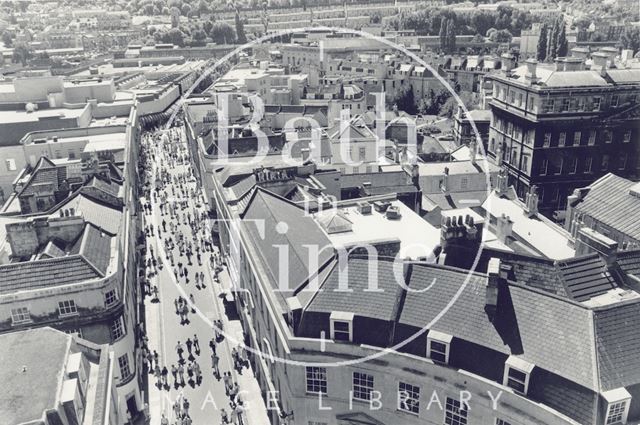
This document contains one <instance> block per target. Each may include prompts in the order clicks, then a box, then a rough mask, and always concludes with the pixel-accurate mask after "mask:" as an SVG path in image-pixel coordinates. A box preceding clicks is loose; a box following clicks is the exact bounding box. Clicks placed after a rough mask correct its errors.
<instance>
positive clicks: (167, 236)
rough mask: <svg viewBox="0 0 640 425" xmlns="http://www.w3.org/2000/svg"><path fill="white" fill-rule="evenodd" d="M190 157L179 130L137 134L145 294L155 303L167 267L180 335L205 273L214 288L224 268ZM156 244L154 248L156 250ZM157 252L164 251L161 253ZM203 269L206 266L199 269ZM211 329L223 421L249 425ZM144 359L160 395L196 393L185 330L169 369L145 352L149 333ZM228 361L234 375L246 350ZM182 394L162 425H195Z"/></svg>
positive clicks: (194, 351)
mask: <svg viewBox="0 0 640 425" xmlns="http://www.w3.org/2000/svg"><path fill="white" fill-rule="evenodd" d="M188 155H189V153H188V149H187V147H186V143H184V135H183V133H182V128H181V127H173V128H170V129H163V130H155V131H150V132H147V133H144V134H143V135H142V149H141V152H140V164H139V167H140V168H139V175H140V176H141V179H142V187H143V194H142V196H143V197H142V198H141V207H142V210H143V212H144V222H145V226H144V236H143V237H144V238H145V239H146V247H147V252H146V254H147V255H146V258H147V261H146V265H147V269H146V275H145V276H144V284H145V292H146V294H147V295H149V296H152V302H160V299H159V296H158V294H159V288H158V285H159V279H155V277H156V276H157V275H158V274H159V272H160V271H161V270H162V268H163V261H166V262H165V265H166V266H167V267H168V270H169V271H170V272H172V274H173V276H174V278H175V283H176V284H177V285H179V286H180V288H181V289H182V290H181V291H180V292H181V293H182V294H188V295H185V296H182V295H179V296H178V297H177V298H175V299H174V300H173V303H174V307H175V314H176V315H177V316H178V319H179V323H180V325H181V326H184V327H185V329H189V328H190V327H189V325H190V324H191V321H190V319H189V317H190V315H193V314H196V313H197V311H198V306H197V305H196V301H195V297H194V295H193V294H194V291H199V290H202V289H205V288H207V284H206V276H205V271H207V272H209V273H211V276H212V280H213V282H215V283H219V273H220V272H221V271H223V270H224V262H223V258H222V256H221V255H220V253H219V251H218V249H217V247H216V246H215V243H214V242H213V240H212V238H211V235H212V233H211V228H210V226H209V219H208V214H207V211H206V209H205V208H203V205H204V204H205V199H204V196H203V195H202V193H201V191H200V190H199V188H198V183H197V179H196V178H195V176H194V174H193V172H192V169H191V167H190V166H189V165H188V164H189V157H188ZM154 207H157V209H154ZM157 212H159V215H158V214H157ZM154 243H156V244H157V246H156V250H155V251H154V248H153V244H154ZM161 249H162V253H160V252H158V251H160V250H161ZM163 257H164V258H163ZM205 263H206V266H205V267H203V264H205ZM196 264H197V266H196ZM169 265H170V267H169ZM206 267H208V270H207V269H206ZM160 289H162V288H160ZM211 331H212V336H211V337H210V336H206V337H205V336H204V335H201V337H205V338H204V339H205V340H209V338H210V340H209V348H210V350H211V364H212V369H213V377H214V378H215V379H217V380H218V381H220V380H222V381H224V385H225V390H226V391H225V392H226V395H227V396H228V406H229V407H228V410H227V409H226V408H221V409H220V420H221V423H222V424H231V423H233V424H246V419H245V410H246V406H245V404H246V403H245V402H244V401H243V400H242V397H241V392H240V387H239V384H238V382H237V381H236V380H234V377H233V374H232V371H221V366H220V355H221V353H220V352H219V346H220V344H221V342H222V341H224V339H225V338H224V335H223V331H224V329H223V321H222V320H221V318H218V319H216V320H214V322H213V326H212V330H211ZM142 334H143V335H144V332H142ZM182 341H184V342H182ZM143 354H144V358H145V359H146V367H147V370H148V372H149V374H150V375H153V377H154V378H155V385H156V387H157V388H158V389H159V390H163V391H170V390H171V388H172V387H173V388H174V389H175V390H176V391H179V390H181V389H182V388H183V387H185V386H186V385H189V386H191V387H192V388H196V387H197V386H200V385H202V384H203V380H204V379H203V372H202V367H201V365H200V362H199V360H200V359H201V356H202V351H201V347H200V338H199V336H198V334H197V333H193V332H190V333H189V336H187V338H186V339H181V340H178V341H176V344H175V355H176V357H175V362H173V363H172V362H170V361H166V360H167V359H164V360H165V361H161V359H160V358H159V357H160V356H159V354H158V353H157V351H155V350H150V349H149V347H148V338H147V337H146V335H144V338H143ZM165 355H168V353H165ZM231 357H232V358H233V369H235V372H241V371H242V369H243V368H244V367H249V361H248V358H247V353H246V350H245V349H244V347H242V346H238V347H234V348H233V350H232V353H231ZM185 372H186V377H185ZM179 394H180V395H179V397H178V399H177V400H176V401H175V404H174V406H173V411H172V412H164V413H163V415H162V419H161V424H162V425H192V423H193V419H192V417H191V415H190V412H189V401H188V399H187V398H186V397H184V396H183V394H182V392H179ZM216 402H218V401H217V400H216Z"/></svg>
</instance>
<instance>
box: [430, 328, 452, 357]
mask: <svg viewBox="0 0 640 425" xmlns="http://www.w3.org/2000/svg"><path fill="white" fill-rule="evenodd" d="M452 338H453V337H452V336H451V335H448V334H445V333H442V332H438V331H429V334H428V335H427V357H429V358H430V359H431V360H433V361H435V362H438V363H444V364H448V363H449V348H450V346H451V339H452Z"/></svg>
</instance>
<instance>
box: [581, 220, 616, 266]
mask: <svg viewBox="0 0 640 425" xmlns="http://www.w3.org/2000/svg"><path fill="white" fill-rule="evenodd" d="M591 252H597V253H598V254H599V255H600V258H602V260H603V261H604V262H605V263H606V264H607V267H611V266H613V265H614V263H615V262H616V261H617V259H618V242H616V241H614V240H613V239H609V238H608V237H606V236H604V235H603V234H601V233H598V232H596V231H595V230H593V229H590V228H588V227H584V228H582V229H580V230H579V231H578V237H577V240H576V257H578V256H580V255H584V254H589V253H591Z"/></svg>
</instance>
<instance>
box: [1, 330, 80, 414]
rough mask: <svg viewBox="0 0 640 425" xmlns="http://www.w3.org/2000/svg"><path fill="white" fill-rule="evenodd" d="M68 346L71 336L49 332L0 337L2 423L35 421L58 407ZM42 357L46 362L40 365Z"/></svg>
mask: <svg viewBox="0 0 640 425" xmlns="http://www.w3.org/2000/svg"><path fill="white" fill-rule="evenodd" d="M70 345H71V336H70V335H66V334H64V333H62V332H59V331H56V330H53V329H51V328H37V329H30V330H26V331H21V332H10V333H5V334H2V335H0V358H2V362H3V367H2V368H1V370H0V379H1V380H2V384H3V385H2V390H0V417H2V422H3V423H5V424H22V423H28V422H32V421H38V420H41V419H42V416H43V414H44V412H45V411H46V410H48V409H55V408H56V407H57V406H56V404H57V401H58V397H59V391H60V388H61V385H62V380H63V375H62V374H63V373H64V368H65V364H66V361H67V355H68V352H69V347H70ZM16 353H20V355H16ZM43 353H46V361H43ZM35 389H37V391H36V390H35Z"/></svg>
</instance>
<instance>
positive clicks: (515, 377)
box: [503, 356, 534, 395]
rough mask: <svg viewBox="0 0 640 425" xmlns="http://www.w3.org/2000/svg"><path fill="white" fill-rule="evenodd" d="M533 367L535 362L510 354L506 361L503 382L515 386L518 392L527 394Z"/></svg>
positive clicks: (511, 386) (510, 386)
mask: <svg viewBox="0 0 640 425" xmlns="http://www.w3.org/2000/svg"><path fill="white" fill-rule="evenodd" d="M533 367H534V365H533V364H531V363H529V362H527V361H525V360H522V359H520V358H517V357H514V356H509V358H508V359H507V361H506V362H505V367H504V378H503V379H504V382H503V384H504V385H506V386H507V387H509V388H513V389H514V390H515V392H516V393H519V394H523V395H526V394H527V389H528V387H529V376H530V375H531V371H532V370H533Z"/></svg>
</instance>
